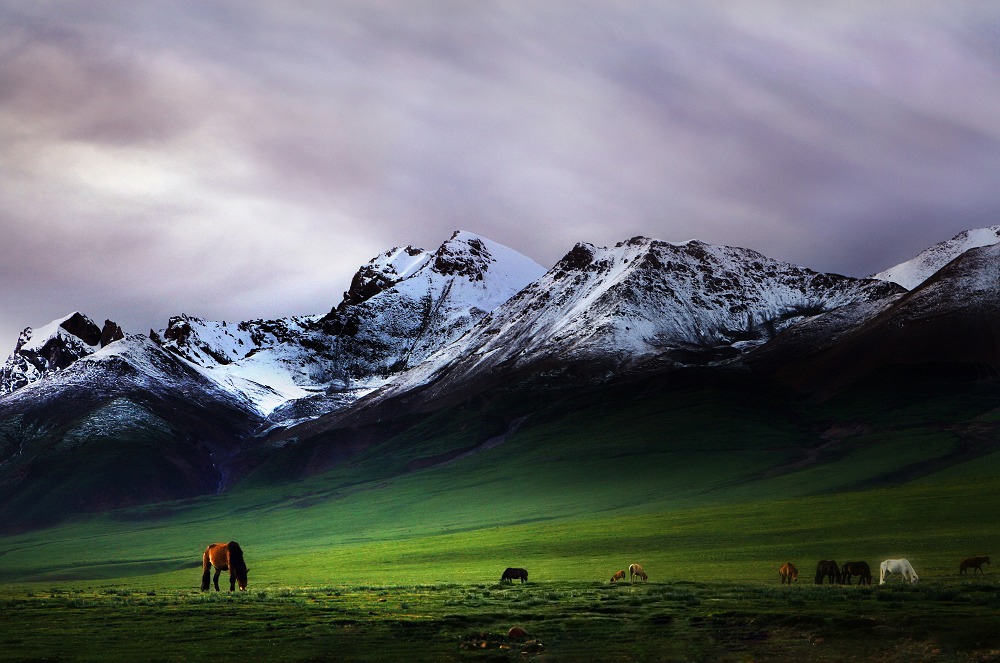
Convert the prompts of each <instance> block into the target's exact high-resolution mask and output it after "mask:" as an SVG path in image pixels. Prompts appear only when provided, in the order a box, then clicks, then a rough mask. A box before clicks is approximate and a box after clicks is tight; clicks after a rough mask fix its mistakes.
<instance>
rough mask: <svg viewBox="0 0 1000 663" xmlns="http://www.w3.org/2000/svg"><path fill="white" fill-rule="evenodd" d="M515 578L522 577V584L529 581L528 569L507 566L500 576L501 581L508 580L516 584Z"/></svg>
mask: <svg viewBox="0 0 1000 663" xmlns="http://www.w3.org/2000/svg"><path fill="white" fill-rule="evenodd" d="M514 578H520V579H521V584H522V585H523V584H524V583H526V582H528V571H527V569H515V568H507V569H506V570H504V572H503V575H502V576H500V582H503V581H504V580H506V581H507V582H509V583H511V584H514Z"/></svg>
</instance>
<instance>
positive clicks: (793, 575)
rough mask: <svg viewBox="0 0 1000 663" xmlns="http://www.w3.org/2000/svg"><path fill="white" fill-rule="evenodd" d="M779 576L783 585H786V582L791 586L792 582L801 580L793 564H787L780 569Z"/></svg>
mask: <svg viewBox="0 0 1000 663" xmlns="http://www.w3.org/2000/svg"><path fill="white" fill-rule="evenodd" d="M778 575H780V576H781V584H782V585H784V584H785V583H786V582H787V583H788V584H789V585H791V584H792V581H794V580H798V579H799V570H798V569H797V568H795V565H794V564H792V563H791V562H785V563H784V564H782V565H781V568H780V569H778Z"/></svg>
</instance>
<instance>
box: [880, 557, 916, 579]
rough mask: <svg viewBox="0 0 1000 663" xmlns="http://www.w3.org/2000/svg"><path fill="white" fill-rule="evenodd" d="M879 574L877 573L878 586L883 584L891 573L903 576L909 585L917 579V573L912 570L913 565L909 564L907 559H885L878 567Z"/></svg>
mask: <svg viewBox="0 0 1000 663" xmlns="http://www.w3.org/2000/svg"><path fill="white" fill-rule="evenodd" d="M880 569H881V572H880V573H879V581H878V584H880V585H884V584H885V577H886V575H888V574H891V573H898V574H899V575H901V576H903V579H904V580H909V581H910V584H913V583H915V582H916V581H917V580H919V578H917V572H916V571H914V570H913V565H912V564H910V560H908V559H887V560H885V561H884V562H882V564H881V565H880Z"/></svg>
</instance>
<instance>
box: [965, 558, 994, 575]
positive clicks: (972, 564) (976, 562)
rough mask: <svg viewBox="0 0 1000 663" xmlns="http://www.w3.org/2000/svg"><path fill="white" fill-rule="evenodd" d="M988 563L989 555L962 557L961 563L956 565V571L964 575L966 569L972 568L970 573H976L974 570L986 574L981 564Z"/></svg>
mask: <svg viewBox="0 0 1000 663" xmlns="http://www.w3.org/2000/svg"><path fill="white" fill-rule="evenodd" d="M989 563H990V558H989V557H970V558H969V559H963V560H962V563H961V564H959V565H958V573H959V574H960V575H963V576H964V575H967V574H966V571H968V570H969V569H973V571H972V575H976V571H979V572H980V573H982V574H983V575H986V571H983V564H989Z"/></svg>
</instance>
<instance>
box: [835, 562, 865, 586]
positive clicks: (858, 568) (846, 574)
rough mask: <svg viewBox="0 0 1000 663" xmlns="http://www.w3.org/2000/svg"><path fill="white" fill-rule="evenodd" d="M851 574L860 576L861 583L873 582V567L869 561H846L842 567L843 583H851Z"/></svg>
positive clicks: (859, 582) (859, 581)
mask: <svg viewBox="0 0 1000 663" xmlns="http://www.w3.org/2000/svg"><path fill="white" fill-rule="evenodd" d="M851 576H858V584H859V585H870V584H872V567H870V566H868V562H844V565H843V566H842V567H840V577H841V584H846V585H850V584H851Z"/></svg>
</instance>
